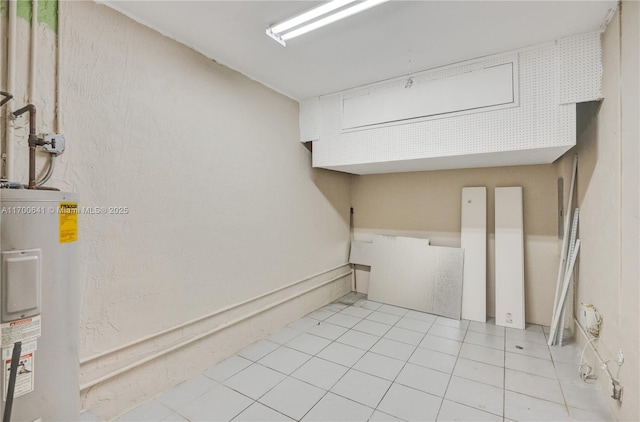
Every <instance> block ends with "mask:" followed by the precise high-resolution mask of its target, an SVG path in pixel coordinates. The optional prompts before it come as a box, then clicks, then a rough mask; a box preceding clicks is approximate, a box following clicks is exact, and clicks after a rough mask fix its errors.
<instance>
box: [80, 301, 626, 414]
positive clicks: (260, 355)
mask: <svg viewBox="0 0 640 422" xmlns="http://www.w3.org/2000/svg"><path fill="white" fill-rule="evenodd" d="M547 335H548V334H547V331H546V330H545V329H543V327H541V326H538V325H528V326H527V328H526V330H515V329H509V328H507V329H505V328H504V327H498V326H496V325H494V324H493V323H492V321H489V322H487V323H486V324H484V323H477V322H469V321H464V320H463V321H455V320H451V319H447V318H442V317H437V316H434V315H429V314H424V313H420V312H416V311H408V310H406V309H402V308H398V307H394V306H390V305H383V304H379V303H375V302H370V301H367V300H365V299H361V300H359V301H357V302H355V303H354V304H353V305H350V306H348V305H345V304H341V303H339V302H336V303H332V304H330V305H327V306H325V307H324V308H322V309H319V310H316V311H314V312H312V313H310V314H309V315H307V316H306V317H305V318H302V319H300V320H299V321H296V322H294V323H292V324H290V325H289V327H287V328H283V329H282V330H281V331H279V332H277V333H274V334H272V335H271V336H269V337H268V338H267V339H264V340H260V341H258V342H256V343H254V344H253V345H251V346H249V347H247V348H246V349H244V350H242V351H241V352H239V353H238V354H237V355H235V356H232V357H230V358H228V359H227V360H225V361H224V362H221V363H220V364H218V365H216V366H215V367H213V368H210V369H208V370H206V371H204V372H203V373H202V374H201V375H199V376H198V377H196V378H194V379H191V380H189V381H186V382H184V383H182V384H180V385H178V386H177V387H175V388H173V389H172V390H170V391H168V392H166V393H164V394H162V395H161V396H159V397H156V398H155V399H153V400H151V401H149V402H147V403H145V404H143V405H141V406H139V407H137V408H135V409H133V410H131V411H129V412H128V413H126V414H124V415H122V416H121V417H119V418H118V419H117V420H118V421H160V420H164V421H169V420H171V421H230V420H233V421H290V420H297V421H300V420H301V421H334V422H336V421H398V420H405V421H436V420H437V421H502V420H504V421H570V420H574V421H578V420H601V421H612V420H615V419H614V417H613V415H612V413H611V412H610V410H609V408H608V405H607V402H606V400H605V398H604V395H603V394H602V393H601V392H600V391H599V387H598V385H597V384H595V383H585V382H583V381H582V380H581V379H580V378H579V377H578V375H577V363H578V359H579V352H580V350H578V349H577V347H576V346H575V345H567V346H565V347H563V348H558V347H555V346H554V347H551V348H549V347H548V346H547V345H546V339H547ZM572 368H573V370H572ZM83 420H89V418H88V417H87V415H85V416H84V417H83Z"/></svg>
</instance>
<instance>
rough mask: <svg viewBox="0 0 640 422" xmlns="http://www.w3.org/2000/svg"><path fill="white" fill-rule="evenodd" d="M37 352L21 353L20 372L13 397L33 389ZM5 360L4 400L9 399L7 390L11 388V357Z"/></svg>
mask: <svg viewBox="0 0 640 422" xmlns="http://www.w3.org/2000/svg"><path fill="white" fill-rule="evenodd" d="M34 355H35V352H27V353H24V352H22V354H21V355H20V362H18V372H17V374H16V385H15V389H14V391H13V397H20V396H24V395H25V394H27V393H30V392H32V391H33V380H34V378H35V365H34V362H33V358H34ZM3 362H4V365H3V366H4V394H3V395H2V397H4V400H5V401H6V400H7V398H6V397H7V391H8V389H9V373H10V370H11V359H7V360H5V359H3Z"/></svg>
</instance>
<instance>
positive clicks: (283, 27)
mask: <svg viewBox="0 0 640 422" xmlns="http://www.w3.org/2000/svg"><path fill="white" fill-rule="evenodd" d="M354 1H356V0H333V1H330V2H328V3H325V4H323V5H322V6H318V7H316V8H315V9H311V10H309V11H307V12H304V13H303V14H301V15H298V16H295V17H293V18H291V19H287V20H286V21H284V22H280V23H279V24H277V25H273V26H271V27H269V29H270V30H271V31H272V32H274V33H276V34H282V33H283V32H285V31H287V30H289V29H291V28H294V27H296V26H298V25H302V24H303V23H307V22H309V21H312V20H314V19H316V18H319V17H320V16H323V15H326V14H327V13H330V12H333V11H334V10H336V9H340V8H341V7H343V6H346V5H347V4H349V3H353V2H354Z"/></svg>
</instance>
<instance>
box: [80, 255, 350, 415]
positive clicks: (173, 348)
mask: <svg viewBox="0 0 640 422" xmlns="http://www.w3.org/2000/svg"><path fill="white" fill-rule="evenodd" d="M352 274H353V273H352V270H351V267H350V265H349V264H343V265H340V266H337V267H334V268H331V269H329V270H326V271H323V272H321V273H318V274H315V275H313V276H310V277H307V278H305V279H302V280H299V281H296V282H294V283H290V284H288V285H286V286H283V287H280V288H278V289H275V290H273V291H270V292H267V293H264V294H262V295H259V296H256V297H254V298H251V299H249V300H246V301H243V302H240V303H238V304H234V305H231V306H228V307H225V308H223V309H220V310H218V311H215V312H212V313H211V314H208V315H205V316H203V317H199V318H196V319H194V320H191V321H188V322H186V323H182V324H179V325H177V326H175V327H171V328H169V329H167V330H163V331H161V332H159V333H155V334H153V335H150V336H147V337H144V338H142V339H139V340H136V341H134V342H130V343H127V344H125V345H123V346H120V347H118V348H114V349H110V350H107V351H105V352H102V353H99V354H96V355H93V356H90V357H88V358H84V359H82V360H81V362H80V391H81V394H82V399H83V408H93V404H100V402H103V400H102V399H101V398H100V397H94V398H93V399H92V396H94V393H96V391H94V390H102V389H103V388H102V387H103V386H105V387H106V385H107V384H108V385H109V386H110V389H111V391H114V390H113V389H114V387H115V388H116V389H117V387H116V385H114V384H115V383H117V382H118V381H119V380H120V379H121V378H124V377H127V378H128V375H129V374H132V373H134V372H136V371H138V370H145V368H144V367H145V366H149V365H156V363H154V362H153V361H160V362H161V364H163V365H165V364H166V362H162V361H163V360H164V361H167V360H172V359H171V357H172V355H174V354H184V353H188V351H187V350H186V349H191V348H199V347H200V343H206V344H207V346H206V347H207V348H206V352H205V353H206V355H207V356H206V357H205V358H202V359H199V361H198V362H196V363H191V362H189V364H188V365H187V366H188V367H187V368H184V372H182V371H183V369H182V368H171V370H172V371H173V372H174V373H179V374H181V375H183V374H189V373H193V372H194V371H195V373H198V372H201V371H202V370H204V369H206V368H208V367H210V366H212V365H213V364H215V363H216V362H218V361H221V360H223V359H224V358H226V357H228V356H230V355H232V354H233V353H235V352H237V351H238V350H241V349H242V348H244V347H246V346H247V345H249V344H251V343H253V342H255V341H257V340H259V339H260V338H263V337H266V336H267V335H269V334H271V333H272V332H275V331H277V330H278V329H280V328H282V327H283V326H286V325H287V324H289V323H290V322H293V321H295V320H296V319H298V318H300V317H302V316H304V315H306V314H307V313H309V312H311V311H313V310H315V309H317V308H319V307H321V306H323V305H325V304H327V303H329V302H331V301H333V300H335V299H337V298H339V297H341V296H343V295H344V294H346V293H348V292H349V291H350V290H351V283H352V278H353V275H352ZM256 317H257V318H256ZM258 321H259V322H258ZM218 337H224V338H225V339H226V340H227V341H225V342H220V341H215V339H216V338H218ZM200 366H202V368H200ZM169 378H171V377H169ZM173 378H177V379H178V382H179V381H180V380H181V379H180V378H183V377H181V376H179V375H178V376H174V377H173ZM164 384H166V385H165V386H164V388H165V389H166V388H168V387H170V386H171V385H174V384H176V382H175V381H174V380H171V379H167V380H166V381H165V382H164ZM155 388H157V389H158V390H159V391H162V389H163V388H162V387H158V386H156V387H155ZM116 391H117V390H116ZM147 394H149V393H148V392H145V393H144V395H147ZM101 395H102V394H99V396H101ZM143 398H144V397H143ZM94 399H95V400H96V401H97V402H98V403H92V402H94ZM126 400H128V401H131V397H129V398H127V399H126ZM116 401H117V399H116ZM137 401H140V399H138V400H137ZM109 407H112V408H115V406H109ZM118 407H120V409H122V407H123V406H122V404H121V405H120V406H118ZM126 407H128V406H126ZM96 410H97V411H98V413H100V414H111V415H113V411H106V412H105V411H99V410H98V409H96Z"/></svg>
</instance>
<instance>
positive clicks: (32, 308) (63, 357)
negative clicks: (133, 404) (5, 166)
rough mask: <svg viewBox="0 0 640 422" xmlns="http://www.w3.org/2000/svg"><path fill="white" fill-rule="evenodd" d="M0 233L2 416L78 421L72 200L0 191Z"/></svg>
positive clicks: (50, 193) (50, 194)
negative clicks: (8, 414) (11, 393)
mask: <svg viewBox="0 0 640 422" xmlns="http://www.w3.org/2000/svg"><path fill="white" fill-rule="evenodd" d="M0 230H1V231H0V251H1V267H0V268H1V286H0V323H1V342H2V344H1V346H2V372H3V373H2V376H1V378H2V401H1V403H2V405H1V407H2V409H1V410H2V414H4V415H6V413H7V411H8V413H10V414H11V420H12V421H38V420H41V421H73V420H78V417H79V410H80V398H79V391H78V368H79V364H78V335H79V319H80V315H79V309H80V292H79V280H78V277H79V274H78V204H77V199H76V196H75V195H74V194H70V193H64V192H57V191H50V190H36V189H0ZM18 351H19V353H18ZM8 392H13V395H12V396H11V395H10V394H8ZM7 408H8V409H7Z"/></svg>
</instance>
